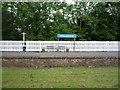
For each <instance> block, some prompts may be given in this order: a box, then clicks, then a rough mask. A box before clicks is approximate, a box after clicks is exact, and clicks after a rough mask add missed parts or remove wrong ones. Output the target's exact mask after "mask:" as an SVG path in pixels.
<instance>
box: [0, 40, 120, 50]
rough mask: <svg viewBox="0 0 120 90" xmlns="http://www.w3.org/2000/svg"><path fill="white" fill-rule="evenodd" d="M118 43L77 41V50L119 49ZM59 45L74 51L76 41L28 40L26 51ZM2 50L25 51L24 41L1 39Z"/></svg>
mask: <svg viewBox="0 0 120 90" xmlns="http://www.w3.org/2000/svg"><path fill="white" fill-rule="evenodd" d="M118 43H119V42H118V41H75V51H119V47H118ZM58 45H59V46H65V47H66V48H69V50H70V51H74V41H59V43H58V41H26V51H41V50H42V48H45V49H46V47H47V46H58ZM46 50H47V49H46ZM0 51H23V42H22V41H0ZM47 51H56V50H47ZM61 51H65V50H61Z"/></svg>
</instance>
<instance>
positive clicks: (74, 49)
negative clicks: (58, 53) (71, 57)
mask: <svg viewBox="0 0 120 90" xmlns="http://www.w3.org/2000/svg"><path fill="white" fill-rule="evenodd" d="M73 51H75V38H74V49H73Z"/></svg>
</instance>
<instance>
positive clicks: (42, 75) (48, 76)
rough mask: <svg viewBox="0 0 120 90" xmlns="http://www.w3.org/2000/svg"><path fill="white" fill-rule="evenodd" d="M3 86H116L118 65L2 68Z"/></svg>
mask: <svg viewBox="0 0 120 90" xmlns="http://www.w3.org/2000/svg"><path fill="white" fill-rule="evenodd" d="M2 71H3V72H2V79H3V80H2V87H3V88H118V67H97V68H88V67H59V68H41V69H33V68H3V70H2Z"/></svg>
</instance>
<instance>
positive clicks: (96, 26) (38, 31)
mask: <svg viewBox="0 0 120 90" xmlns="http://www.w3.org/2000/svg"><path fill="white" fill-rule="evenodd" d="M119 9H120V2H99V3H97V2H76V3H75V4H67V3H65V2H4V3H3V4H2V34H3V40H22V34H21V33H22V32H26V33H27V34H26V40H41V41H46V40H47V41H54V40H55V41H56V40H57V34H77V39H76V40H77V41H84V40H88V41H89V40H92V41H97V40H99V41H105V40H109V41H112V40H119V34H118V33H119V32H120V22H119V21H120V12H119ZM60 40H73V39H60Z"/></svg>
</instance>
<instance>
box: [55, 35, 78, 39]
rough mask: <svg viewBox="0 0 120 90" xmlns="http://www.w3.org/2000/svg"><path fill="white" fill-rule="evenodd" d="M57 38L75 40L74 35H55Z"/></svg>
mask: <svg viewBox="0 0 120 90" xmlns="http://www.w3.org/2000/svg"><path fill="white" fill-rule="evenodd" d="M57 37H58V38H76V34H57Z"/></svg>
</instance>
